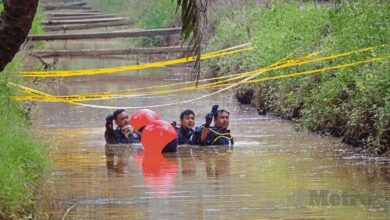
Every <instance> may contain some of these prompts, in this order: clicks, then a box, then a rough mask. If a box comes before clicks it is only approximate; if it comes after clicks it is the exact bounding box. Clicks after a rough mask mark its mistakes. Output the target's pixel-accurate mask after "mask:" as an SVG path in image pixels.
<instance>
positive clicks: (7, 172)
mask: <svg viewBox="0 0 390 220" xmlns="http://www.w3.org/2000/svg"><path fill="white" fill-rule="evenodd" d="M19 61H20V59H18V58H16V59H14V61H13V62H12V63H11V64H9V65H8V66H7V67H6V69H5V70H4V71H3V72H2V73H1V75H0V106H1V108H0V121H1V123H0V139H1V143H0V188H1V191H0V212H1V213H6V214H7V215H10V214H11V213H12V214H13V215H17V216H25V215H27V214H28V213H31V212H33V211H35V210H34V206H35V203H36V202H37V201H36V198H37V197H36V194H35V193H36V190H37V189H38V188H39V187H40V186H41V185H40V184H41V183H42V182H41V181H42V177H43V176H44V174H45V172H46V170H47V168H48V159H49V155H48V153H47V151H46V147H43V146H42V143H40V142H38V141H35V140H34V139H33V137H32V136H31V134H30V132H29V129H28V123H29V121H28V116H27V114H28V113H26V112H25V111H23V108H22V106H20V105H19V103H17V102H15V101H12V100H11V99H10V98H9V96H12V95H14V94H15V93H16V91H15V88H14V87H12V86H10V85H9V84H7V82H10V81H12V82H15V81H16V80H17V79H16V77H15V72H16V70H17V68H18V64H17V63H19Z"/></svg>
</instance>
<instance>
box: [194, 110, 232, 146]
mask: <svg viewBox="0 0 390 220" xmlns="http://www.w3.org/2000/svg"><path fill="white" fill-rule="evenodd" d="M229 115H230V113H229V112H228V111H226V110H224V109H220V110H218V111H216V112H215V114H213V113H208V114H207V115H206V117H205V119H206V123H205V124H204V125H203V126H202V127H198V128H196V129H195V143H196V144H200V145H229V143H231V144H232V145H233V143H234V141H233V136H232V135H231V133H230V130H229V129H228V127H229ZM213 118H214V127H210V125H211V122H212V120H213Z"/></svg>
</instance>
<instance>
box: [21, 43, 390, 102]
mask: <svg viewBox="0 0 390 220" xmlns="http://www.w3.org/2000/svg"><path fill="white" fill-rule="evenodd" d="M373 48H374V47H370V48H364V49H361V50H356V51H352V52H346V53H342V54H338V55H332V56H328V57H323V58H319V59H315V60H309V61H307V59H309V58H311V57H314V56H316V55H318V54H319V53H320V52H318V53H313V54H310V55H307V56H303V57H300V58H296V59H291V60H287V59H286V58H284V59H282V60H280V61H278V62H276V63H275V64H272V65H270V66H268V67H266V68H261V69H259V70H256V71H251V72H247V73H242V74H236V77H231V79H228V80H225V81H219V82H215V83H209V84H204V85H199V86H198V87H195V86H191V87H185V88H179V89H173V90H163V91H155V92H147V93H141V94H132V95H113V93H111V94H106V97H102V96H100V97H98V96H96V97H89V98H95V99H88V98H87V99H85V97H83V98H82V99H80V97H78V99H75V97H74V96H58V97H56V96H52V95H50V94H47V93H43V92H39V91H37V90H33V89H29V88H27V87H23V86H19V88H20V89H21V90H22V91H24V92H26V93H28V94H31V95H33V96H27V97H23V96H20V97H14V98H15V99H17V100H30V101H52V102H65V103H69V104H74V105H80V106H87V107H94V108H106V109H115V108H126V109H129V108H131V109H137V108H144V107H149V108H152V107H163V106H170V105H175V104H181V103H188V102H192V101H195V100H199V99H202V98H205V97H208V96H211V95H214V94H216V93H219V92H222V91H225V90H227V89H230V88H232V87H234V86H238V85H240V84H245V83H255V82H261V81H267V80H274V79H281V78H287V77H294V76H300V75H307V74H314V73H318V72H322V71H326V70H335V69H341V68H345V67H350V66H354V65H359V64H363V63H368V62H378V61H383V60H385V59H389V58H390V56H384V57H378V58H373V59H369V60H363V61H357V62H353V63H347V64H342V65H338V66H332V67H325V68H322V69H317V70H310V71H305V72H300V73H292V74H286V75H279V76H273V77H266V78H260V79H255V80H252V79H253V78H255V77H257V76H258V75H260V74H261V73H264V72H267V71H269V70H273V69H280V68H286V67H288V66H295V65H302V64H307V63H312V62H318V61H323V60H327V59H333V58H337V57H341V56H346V55H350V54H353V53H356V52H361V51H367V50H371V49H373ZM286 60H287V61H286ZM237 75H238V76H237ZM246 76H248V77H247V78H246V79H244V80H241V81H239V82H236V83H224V82H228V81H231V80H232V79H239V78H243V77H246ZM217 78H220V77H217ZM226 78H227V77H226ZM206 80H210V79H206ZM206 80H205V81H206ZM185 83H186V82H185ZM170 85H174V84H170ZM163 86H166V85H163ZM157 87H162V86H157ZM218 87H225V88H223V89H221V90H218V91H216V92H214V93H211V94H207V95H205V96H202V97H198V98H195V99H191V100H185V101H182V102H175V103H168V104H161V105H151V106H142V107H114V106H99V105H91V104H83V103H77V102H75V100H79V101H87V100H98V99H102V98H105V99H107V98H118V97H131V96H140V95H160V94H167V93H172V92H180V91H188V90H195V89H203V88H218ZM140 89H143V88H140ZM122 91H124V90H122Z"/></svg>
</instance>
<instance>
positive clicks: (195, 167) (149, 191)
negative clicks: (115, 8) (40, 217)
mask: <svg viewBox="0 0 390 220" xmlns="http://www.w3.org/2000/svg"><path fill="white" fill-rule="evenodd" d="M59 44H61V43H59ZM72 44H73V47H74V48H79V47H80V46H78V45H77V44H80V42H73V43H70V42H68V43H67V47H72ZM114 45H116V43H115V42H108V41H104V40H102V41H96V42H88V43H83V47H85V48H87V47H88V48H107V47H114ZM50 47H56V45H54V46H53V44H49V45H48V48H50ZM62 47H63V46H60V48H62ZM148 59H149V58H148ZM148 59H147V60H148ZM158 59H160V60H161V59H166V58H163V57H160V58H158ZM147 60H146V61H147ZM135 62H136V61H135V58H134V57H128V59H127V60H126V59H125V60H118V59H100V60H97V59H81V58H80V59H77V58H73V59H61V60H60V61H59V63H58V64H57V69H85V68H100V67H112V66H124V65H131V64H133V63H135ZM188 73H189V70H188V69H186V68H184V67H172V68H161V69H149V70H145V71H137V72H125V73H119V74H109V75H100V76H88V77H73V78H66V79H55V80H51V79H49V80H44V81H41V82H40V83H38V85H39V86H40V88H41V89H42V90H44V91H47V92H51V93H53V94H77V93H86V92H98V91H111V90H117V89H126V88H140V87H145V86H150V85H159V84H166V83H172V82H181V81H185V80H188V79H190V77H189V74H188ZM210 92H212V91H211V90H202V91H195V92H186V93H173V94H166V95H164V96H148V97H138V98H124V99H113V100H104V101H94V102H90V103H94V104H97V105H110V106H131V107H142V106H147V105H151V104H157V103H170V102H176V101H178V100H186V99H190V98H195V97H198V96H200V95H203V94H207V93H210ZM213 104H218V105H219V106H220V107H221V108H224V109H226V110H228V111H230V113H231V115H230V118H231V120H230V126H229V127H230V129H231V131H232V133H233V136H234V138H235V145H234V146H233V147H209V148H202V147H196V146H180V147H179V150H178V152H177V153H176V154H169V155H165V156H162V157H158V158H153V159H150V158H145V157H144V156H143V154H142V147H141V146H137V145H134V146H118V148H117V149H114V151H115V156H114V157H106V154H105V150H106V149H105V141H104V137H103V133H104V123H105V120H104V118H105V116H106V115H107V114H108V113H111V112H112V110H107V109H98V108H88V107H80V106H73V105H69V104H63V103H39V104H37V108H36V111H35V112H34V115H33V119H34V123H33V127H34V133H36V134H37V135H38V136H40V137H43V138H44V139H47V140H50V141H51V142H53V144H52V147H51V148H50V153H51V156H52V161H53V173H52V175H53V179H54V181H55V190H56V200H57V201H58V204H59V205H58V207H57V208H55V210H53V211H52V213H51V214H52V215H53V219H61V217H62V216H63V214H64V212H65V211H66V210H68V211H69V212H68V213H67V215H66V219H274V218H277V219H280V218H281V219H297V218H301V219H387V216H389V214H390V197H389V196H390V185H389V183H390V171H389V161H388V160H386V159H385V158H375V157H367V156H365V155H364V154H363V153H360V152H359V151H356V150H353V149H352V148H351V147H350V146H344V145H341V144H340V140H338V139H334V138H330V137H319V136H317V135H315V134H312V133H307V132H296V131H294V127H293V125H292V124H291V123H290V122H289V121H285V120H281V119H278V118H274V117H270V116H259V115H258V113H257V111H256V109H255V108H253V107H251V106H247V105H239V104H238V103H237V101H236V100H235V98H234V94H233V92H232V91H227V92H223V93H220V94H218V95H214V96H211V97H208V98H206V99H202V100H200V101H197V102H193V103H187V104H182V105H174V106H170V107H161V108H155V109H153V110H154V111H156V112H157V113H158V114H159V115H160V116H161V118H162V119H163V120H166V121H169V122H170V121H173V120H175V121H178V120H179V119H178V117H179V114H180V112H181V111H183V110H184V109H193V110H194V111H195V113H196V125H197V126H200V125H201V124H203V123H204V116H205V115H206V114H207V113H208V112H209V111H210V109H211V106H212V105H213ZM134 111H135V109H131V110H128V112H129V114H131V113H132V112H134ZM70 207H71V208H70Z"/></svg>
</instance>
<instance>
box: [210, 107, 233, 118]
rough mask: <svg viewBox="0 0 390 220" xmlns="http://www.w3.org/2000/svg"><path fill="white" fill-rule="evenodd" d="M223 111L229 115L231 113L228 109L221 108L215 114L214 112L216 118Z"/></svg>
mask: <svg viewBox="0 0 390 220" xmlns="http://www.w3.org/2000/svg"><path fill="white" fill-rule="evenodd" d="M222 113H227V114H228V115H230V113H229V112H228V111H226V110H225V109H220V110H218V111H217V112H216V113H215V114H214V120H216V119H217V117H218V115H219V114H222Z"/></svg>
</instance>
